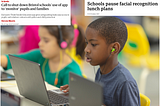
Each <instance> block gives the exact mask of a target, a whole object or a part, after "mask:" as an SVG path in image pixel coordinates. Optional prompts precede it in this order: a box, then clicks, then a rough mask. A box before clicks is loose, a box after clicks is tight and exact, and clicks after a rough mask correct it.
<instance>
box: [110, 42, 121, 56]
mask: <svg viewBox="0 0 160 106" xmlns="http://www.w3.org/2000/svg"><path fill="white" fill-rule="evenodd" d="M119 50H120V44H119V43H118V42H114V43H112V46H111V54H117V53H119Z"/></svg>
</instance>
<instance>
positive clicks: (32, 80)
mask: <svg viewBox="0 0 160 106" xmlns="http://www.w3.org/2000/svg"><path fill="white" fill-rule="evenodd" d="M9 59H10V61H11V65H12V69H13V72H14V76H15V79H16V82H17V86H18V89H19V93H20V94H21V95H23V96H24V97H26V98H28V99H30V100H33V101H35V102H38V103H40V104H42V105H45V106H67V105H69V97H68V96H69V94H66V93H62V94H61V93H58V92H60V91H57V90H55V91H52V90H49V91H47V90H46V86H45V82H44V79H43V77H42V73H41V68H40V65H39V64H38V63H35V62H32V61H28V60H25V59H22V58H19V57H15V56H13V55H10V54H9ZM55 92H57V93H55ZM61 92H62V91H61Z"/></svg>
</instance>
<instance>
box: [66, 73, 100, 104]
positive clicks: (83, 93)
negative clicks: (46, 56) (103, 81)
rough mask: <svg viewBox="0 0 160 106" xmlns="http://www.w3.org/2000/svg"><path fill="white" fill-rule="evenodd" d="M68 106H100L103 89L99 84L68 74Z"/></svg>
mask: <svg viewBox="0 0 160 106" xmlns="http://www.w3.org/2000/svg"><path fill="white" fill-rule="evenodd" d="M69 75H70V77H69V78H70V79H69V84H70V86H69V103H70V106H102V104H103V88H102V86H101V85H100V84H98V83H95V82H93V81H90V80H88V79H85V78H83V77H81V76H78V75H76V74H74V73H72V72H70V73H69Z"/></svg>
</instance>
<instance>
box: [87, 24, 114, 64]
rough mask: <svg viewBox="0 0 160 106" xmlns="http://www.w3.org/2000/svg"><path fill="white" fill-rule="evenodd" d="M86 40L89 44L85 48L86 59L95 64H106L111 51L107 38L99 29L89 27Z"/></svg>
mask: <svg viewBox="0 0 160 106" xmlns="http://www.w3.org/2000/svg"><path fill="white" fill-rule="evenodd" d="M85 40H86V44H87V46H86V48H85V53H86V57H87V59H86V61H87V62H90V64H91V65H93V66H95V65H100V66H102V65H104V64H105V63H106V60H107V58H108V56H109V54H110V52H111V51H110V49H109V45H108V44H107V43H106V40H105V38H104V37H102V36H100V35H99V33H98V31H96V30H94V29H92V28H89V27H88V28H87V30H86V38H85ZM108 60H109V59H108ZM108 60H107V61H108Z"/></svg>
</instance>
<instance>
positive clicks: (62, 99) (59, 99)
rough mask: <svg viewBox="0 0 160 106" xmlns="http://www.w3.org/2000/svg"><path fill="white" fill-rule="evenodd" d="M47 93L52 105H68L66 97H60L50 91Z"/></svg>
mask: <svg viewBox="0 0 160 106" xmlns="http://www.w3.org/2000/svg"><path fill="white" fill-rule="evenodd" d="M47 92H48V96H49V99H50V101H51V102H52V103H54V104H64V103H69V100H68V98H67V97H65V96H63V95H60V94H57V93H55V92H52V91H47Z"/></svg>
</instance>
